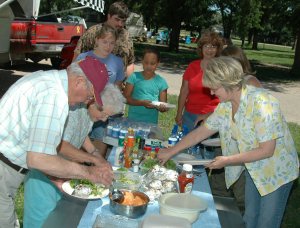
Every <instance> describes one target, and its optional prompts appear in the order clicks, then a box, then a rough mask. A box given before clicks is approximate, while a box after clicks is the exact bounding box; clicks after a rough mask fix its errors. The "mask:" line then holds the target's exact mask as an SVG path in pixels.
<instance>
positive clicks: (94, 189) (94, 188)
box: [70, 179, 105, 196]
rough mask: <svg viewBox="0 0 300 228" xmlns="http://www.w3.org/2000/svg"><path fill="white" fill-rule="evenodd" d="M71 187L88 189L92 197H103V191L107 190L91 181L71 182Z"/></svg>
mask: <svg viewBox="0 0 300 228" xmlns="http://www.w3.org/2000/svg"><path fill="white" fill-rule="evenodd" d="M70 185H71V187H72V188H74V189H77V188H78V187H79V188H80V187H81V186H84V187H88V188H90V189H91V195H94V196H98V195H102V194H103V191H104V190H105V187H104V186H103V185H101V184H94V183H92V182H91V181H89V180H84V179H80V180H71V181H70Z"/></svg>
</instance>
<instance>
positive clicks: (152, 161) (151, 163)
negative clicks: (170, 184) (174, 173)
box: [142, 158, 176, 170]
mask: <svg viewBox="0 0 300 228" xmlns="http://www.w3.org/2000/svg"><path fill="white" fill-rule="evenodd" d="M155 165H159V161H158V160H157V159H153V158H147V159H145V160H144V161H143V165H142V167H143V168H145V169H152V168H153V166H155ZM164 167H166V168H167V169H172V170H176V163H175V162H174V161H173V160H168V161H167V162H166V163H165V164H164Z"/></svg>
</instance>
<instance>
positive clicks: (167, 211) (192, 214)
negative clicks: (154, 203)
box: [159, 193, 207, 223]
mask: <svg viewBox="0 0 300 228" xmlns="http://www.w3.org/2000/svg"><path fill="white" fill-rule="evenodd" d="M206 209H207V203H206V201H204V200H203V199H201V198H200V197H199V196H195V195H193V194H189V193H166V194H164V195H163V196H161V197H160V199H159V212H160V214H162V215H169V216H175V217H180V218H185V219H187V220H188V221H189V222H190V223H193V222H195V221H196V220H197V219H198V217H199V213H200V212H201V211H204V210H206Z"/></svg>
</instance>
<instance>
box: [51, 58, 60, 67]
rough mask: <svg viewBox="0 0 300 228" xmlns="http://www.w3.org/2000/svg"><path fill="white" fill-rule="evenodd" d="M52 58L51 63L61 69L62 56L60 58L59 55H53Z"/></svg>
mask: <svg viewBox="0 0 300 228" xmlns="http://www.w3.org/2000/svg"><path fill="white" fill-rule="evenodd" d="M50 60H51V64H52V67H53V68H55V69H59V66H60V64H61V61H62V60H61V58H58V57H52V58H50Z"/></svg>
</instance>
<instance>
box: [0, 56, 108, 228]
mask: <svg viewBox="0 0 300 228" xmlns="http://www.w3.org/2000/svg"><path fill="white" fill-rule="evenodd" d="M99 75H106V79H105V81H103V83H98V82H97V77H98V76H99ZM107 81H108V74H107V70H106V68H105V66H104V64H101V63H100V62H99V61H97V60H95V59H91V58H88V59H85V60H83V61H81V62H80V63H73V64H71V65H70V66H69V67H68V69H67V70H61V71H57V70H50V71H38V72H34V73H32V74H30V75H26V76H24V77H23V78H21V79H20V80H18V81H17V82H16V83H15V84H14V85H12V86H11V87H10V88H9V90H8V91H7V92H6V93H5V94H4V96H3V97H2V98H1V100H0V109H1V112H0V205H1V207H0V224H1V227H5V228H11V227H15V225H16V216H15V210H14V197H15V195H16V193H17V189H18V187H19V185H20V184H21V182H22V181H23V179H24V177H25V174H26V173H27V172H28V169H37V170H40V171H41V172H43V173H46V174H47V175H51V176H56V177H60V178H78V179H88V180H90V181H92V182H97V183H102V184H104V185H106V186H108V185H110V184H111V182H112V180H113V172H112V170H111V169H108V168H107V166H84V165H82V164H79V163H77V162H73V161H70V160H67V159H64V158H63V157H61V156H57V149H58V146H59V144H60V143H61V139H62V134H63V130H64V126H65V122H66V119H67V116H68V113H69V105H71V106H74V105H77V104H80V103H86V104H87V103H88V102H89V101H90V100H92V99H94V97H95V98H96V101H97V103H98V104H99V105H102V103H101V98H100V91H102V90H103V87H105V85H106V83H107ZM95 95H96V96H95Z"/></svg>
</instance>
